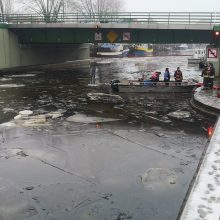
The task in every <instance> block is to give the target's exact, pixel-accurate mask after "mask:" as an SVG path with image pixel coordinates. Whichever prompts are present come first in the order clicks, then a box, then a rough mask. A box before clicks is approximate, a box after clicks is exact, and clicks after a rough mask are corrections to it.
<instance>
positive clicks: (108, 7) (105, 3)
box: [67, 0, 123, 21]
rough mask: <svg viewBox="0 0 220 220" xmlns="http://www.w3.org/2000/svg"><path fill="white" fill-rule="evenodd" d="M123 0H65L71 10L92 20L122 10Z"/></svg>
mask: <svg viewBox="0 0 220 220" xmlns="http://www.w3.org/2000/svg"><path fill="white" fill-rule="evenodd" d="M122 1H123V0H75V1H73V0H67V3H68V4H69V5H70V6H71V9H72V11H74V12H77V13H79V14H81V15H83V16H85V17H88V18H90V19H91V18H92V19H94V20H99V21H101V20H105V19H106V18H108V17H109V14H110V13H117V12H119V11H121V10H122V6H123V4H122Z"/></svg>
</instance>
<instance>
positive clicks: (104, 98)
mask: <svg viewBox="0 0 220 220" xmlns="http://www.w3.org/2000/svg"><path fill="white" fill-rule="evenodd" d="M87 97H88V98H89V100H91V101H96V102H103V103H121V102H124V99H123V98H122V97H121V96H119V95H114V94H107V93H88V94H87Z"/></svg>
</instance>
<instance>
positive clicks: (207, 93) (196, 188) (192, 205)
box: [180, 88, 220, 220]
mask: <svg viewBox="0 0 220 220" xmlns="http://www.w3.org/2000/svg"><path fill="white" fill-rule="evenodd" d="M218 93H220V91H219V90H202V88H199V89H197V92H196V93H195V94H194V100H195V101H196V102H197V103H199V104H200V105H201V106H202V107H203V108H204V106H206V107H207V109H208V111H209V110H210V109H211V110H215V112H216V115H218V112H219V115H220V98H217V94H218ZM199 219H204V220H205V219H206V220H220V119H219V117H218V121H217V123H216V126H215V130H214V133H213V135H212V137H211V140H210V143H209V145H208V146H207V150H206V152H205V155H204V158H203V160H202V163H201V164H200V167H199V171H198V173H197V176H196V179H195V181H194V183H193V186H192V188H191V190H190V193H189V196H188V198H187V201H186V203H185V207H184V208H183V211H182V213H181V216H180V220H199Z"/></svg>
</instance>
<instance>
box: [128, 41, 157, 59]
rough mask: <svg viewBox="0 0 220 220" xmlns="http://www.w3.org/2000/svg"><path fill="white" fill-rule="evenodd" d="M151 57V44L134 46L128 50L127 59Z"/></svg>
mask: <svg viewBox="0 0 220 220" xmlns="http://www.w3.org/2000/svg"><path fill="white" fill-rule="evenodd" d="M152 55H153V45H152V44H134V45H131V46H130V48H129V52H128V54H127V56H128V57H147V56H152Z"/></svg>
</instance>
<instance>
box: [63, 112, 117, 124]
mask: <svg viewBox="0 0 220 220" xmlns="http://www.w3.org/2000/svg"><path fill="white" fill-rule="evenodd" d="M66 120H67V121H69V122H78V123H88V124H89V123H100V122H110V121H117V120H120V119H116V118H102V117H93V116H87V115H85V114H76V115H73V116H70V117H68V118H67V119H66Z"/></svg>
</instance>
